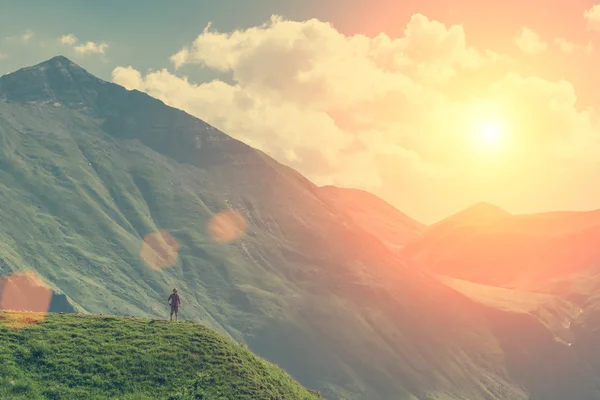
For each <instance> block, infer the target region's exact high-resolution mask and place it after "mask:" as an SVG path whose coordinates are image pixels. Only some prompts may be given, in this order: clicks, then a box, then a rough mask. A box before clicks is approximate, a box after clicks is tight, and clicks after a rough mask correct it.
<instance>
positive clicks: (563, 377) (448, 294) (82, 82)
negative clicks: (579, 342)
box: [0, 57, 600, 400]
mask: <svg viewBox="0 0 600 400" xmlns="http://www.w3.org/2000/svg"><path fill="white" fill-rule="evenodd" d="M353 201H354V200H353ZM0 204H2V207H1V208H0V221H1V224H0V260H1V262H0V272H1V274H2V275H3V276H4V278H3V279H4V281H5V282H6V283H5V284H4V285H3V286H2V288H0V291H1V292H0V299H2V303H1V304H2V307H4V308H6V305H4V304H13V305H14V304H16V307H27V308H28V309H29V310H31V311H41V312H43V311H46V308H47V307H48V306H49V304H50V302H51V300H50V299H51V298H52V296H54V294H56V295H57V296H62V297H61V299H63V303H62V305H63V306H64V307H67V304H68V305H69V307H72V309H73V310H76V311H78V312H80V313H91V314H116V315H121V316H123V315H133V316H136V317H145V318H152V319H162V318H166V317H167V314H168V309H167V308H166V298H167V296H168V294H169V293H170V292H171V290H172V288H173V287H176V288H178V289H179V292H180V294H181V297H182V309H181V317H182V318H184V319H188V320H193V321H196V322H202V323H203V324H205V325H206V326H207V327H209V328H212V329H214V330H216V331H217V332H218V333H220V334H222V335H224V336H226V337H229V338H232V339H235V340H236V341H238V342H240V343H244V344H246V345H248V347H249V348H250V350H252V351H253V352H255V353H256V354H258V355H259V356H262V357H264V358H266V359H267V360H269V361H272V362H274V363H276V364H277V365H278V366H279V367H281V368H283V369H284V370H285V371H287V372H288V373H290V374H291V375H292V376H293V377H294V378H295V379H297V380H298V381H299V382H300V383H302V384H303V385H304V386H306V387H309V388H313V389H317V390H319V391H320V392H321V393H322V394H323V395H324V397H325V398H327V399H330V400H338V399H339V400H342V399H344V400H354V399H357V400H358V399H368V400H391V399H394V400H397V399H402V400H404V399H406V400H415V399H418V400H422V399H428V400H431V399H445V400H446V399H450V400H451V399H457V400H458V399H461V400H464V399H467V398H477V399H481V398H485V399H510V400H520V399H544V400H559V399H565V398H570V399H574V400H584V399H590V398H598V397H599V396H600V390H599V389H598V388H597V387H596V386H595V382H596V380H597V379H598V375H597V371H598V370H594V369H590V368H589V367H588V365H591V362H592V361H594V360H593V359H589V358H586V360H587V361H588V362H586V363H583V362H580V356H579V354H580V353H577V352H573V351H572V350H573V349H577V347H576V346H575V347H569V346H568V345H566V344H565V342H564V340H562V339H561V337H562V336H561V335H562V333H561V332H559V331H557V330H556V329H555V326H556V323H555V322H556V321H557V320H560V321H563V320H564V319H565V318H567V319H569V321H575V319H576V318H580V316H579V315H574V314H572V313H571V311H569V310H571V308H569V307H568V306H567V305H560V306H558V305H557V306H555V307H552V306H548V307H546V308H544V309H543V310H542V311H543V313H541V314H540V315H542V314H543V318H541V317H539V316H538V315H536V314H532V313H531V312H530V309H528V308H518V307H517V308H515V307H512V308H506V307H504V308H502V307H500V306H499V305H498V304H497V302H491V303H490V302H489V301H487V302H486V301H483V300H482V298H481V295H480V296H474V295H473V290H471V291H467V290H465V289H464V288H459V287H457V286H454V287H453V286H452V285H450V284H448V283H447V282H444V281H443V280H442V279H440V278H438V277H437V276H435V275H433V274H431V273H429V272H428V271H425V270H423V269H419V268H414V267H413V266H412V265H410V264H406V263H405V261H404V259H403V257H401V255H399V254H398V253H397V252H394V251H393V250H391V249H390V248H388V246H386V244H384V243H383V242H382V239H384V238H385V237H389V236H386V235H389V231H388V233H381V234H379V235H380V236H378V234H377V232H376V229H375V228H376V226H377V225H367V226H366V227H363V226H362V225H361V223H364V222H365V218H363V219H359V218H358V217H357V216H356V215H354V216H353V215H352V214H351V213H349V212H348V211H347V207H345V206H344V205H343V203H342V202H336V201H332V200H331V198H328V197H327V196H325V194H323V191H322V190H321V188H318V187H316V186H315V185H313V184H312V183H311V182H309V181H308V180H307V179H305V178H304V177H303V176H302V175H300V174H299V173H297V172H296V171H294V170H292V169H290V168H288V167H286V166H284V165H281V164H280V163H278V162H276V161H275V160H273V159H272V158H270V157H268V156H267V155H265V154H264V153H262V152H260V151H258V150H255V149H252V148H251V147H249V146H247V145H245V144H243V143H241V142H239V141H237V140H234V139H232V138H231V137H229V136H227V135H226V134H224V133H223V132H220V131H219V130H217V129H215V128H214V127H212V126H210V125H208V124H206V123H205V122H203V121H201V120H199V119H197V118H194V117H192V116H190V115H189V114H186V113H185V112H183V111H180V110H177V109H174V108H171V107H168V106H166V105H165V104H164V103H162V102H161V101H159V100H156V99H153V98H151V97H149V96H148V95H146V94H143V93H140V92H138V91H128V90H126V89H124V88H122V87H120V86H118V85H114V84H112V83H108V82H104V81H102V80H100V79H98V78H96V77H94V76H92V75H90V74H88V73H87V72H86V71H85V70H83V69H82V68H81V67H79V66H77V65H75V64H74V63H72V62H71V61H69V60H68V59H66V58H64V57H55V58H53V59H51V60H48V61H46V62H43V63H41V64H39V65H36V66H33V67H29V68H24V69H22V70H19V71H16V72H14V73H12V74H9V75H5V76H3V77H1V78H0ZM360 204H361V205H363V204H365V203H362V202H361V203H360ZM369 204H370V203H369ZM396 215H397V214H396ZM377 218H379V216H377ZM397 220H398V221H403V222H406V221H405V220H404V219H402V218H399V217H398V218H397ZM425 235H427V233H425ZM388 242H389V240H388ZM459 289H460V290H459ZM478 292H483V293H487V289H485V290H484V289H481V290H479V291H478ZM30 296H33V297H34V298H35V299H36V300H35V301H34V302H29V301H28V300H25V299H27V298H29V297H30ZM486 296H489V295H486ZM527 296H529V295H527ZM528 298H529V297H528ZM534 301H535V300H529V302H530V303H531V302H534ZM557 304H558V303H557ZM13 307H15V306H13ZM584 315H585V316H586V318H587V314H584ZM586 321H587V322H585V324H583V325H581V332H582V333H581V334H579V336H580V337H587V336H585V335H588V336H589V337H590V338H591V339H589V340H588V342H589V343H592V342H593V336H592V335H591V334H590V332H593V329H594V326H595V322H594V321H595V320H593V319H591V320H589V321H588V320H587V319H586ZM41 323H42V325H43V324H46V323H47V322H45V321H42V322H41ZM574 325H575V324H574ZM577 326H579V325H577ZM23 331H25V329H24V330H23ZM67 332H68V331H67ZM148 332H152V331H148ZM65 335H66V336H65V337H64V340H74V338H71V339H69V337H68V334H65ZM89 351H92V352H93V351H96V350H94V348H91V349H90V350H89ZM3 359H4V358H3ZM0 366H2V364H0ZM88 367H89V366H84V368H88ZM82 373H83V372H82ZM32 379H33V378H32ZM36 379H37V378H36ZM116 379H117V381H118V378H116ZM208 379H209V378H208Z"/></svg>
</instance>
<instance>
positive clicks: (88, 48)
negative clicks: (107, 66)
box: [73, 42, 108, 56]
mask: <svg viewBox="0 0 600 400" xmlns="http://www.w3.org/2000/svg"><path fill="white" fill-rule="evenodd" d="M107 48H108V45H107V44H106V43H95V42H87V43H85V44H81V45H79V46H75V47H73V49H74V50H75V52H76V53H77V54H79V55H82V56H85V55H88V54H104V51H105V50H106V49H107Z"/></svg>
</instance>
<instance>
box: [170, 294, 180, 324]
mask: <svg viewBox="0 0 600 400" xmlns="http://www.w3.org/2000/svg"><path fill="white" fill-rule="evenodd" d="M168 302H169V304H170V305H171V319H170V320H171V321H173V314H175V321H177V318H178V316H179V304H181V299H180V297H179V294H178V293H177V289H173V293H171V295H170V296H169V299H168Z"/></svg>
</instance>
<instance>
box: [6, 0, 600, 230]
mask: <svg viewBox="0 0 600 400" xmlns="http://www.w3.org/2000/svg"><path fill="white" fill-rule="evenodd" d="M34 4H36V7H37V11H39V12H36V13H35V15H29V14H28V13H26V12H25V9H24V8H20V7H18V6H17V5H16V4H15V3H9V2H3V3H2V8H3V13H2V15H1V16H0V38H1V39H0V74H6V73H9V72H12V71H14V70H16V69H19V68H21V67H26V66H31V65H34V64H37V63H39V62H42V61H44V60H46V59H49V58H51V57H53V56H56V55H59V54H62V55H64V56H66V57H68V58H70V59H72V60H73V61H74V62H76V63H77V64H79V65H81V66H82V67H84V68H85V69H87V70H88V71H89V72H90V73H93V74H94V75H96V76H98V77H100V78H102V79H106V80H109V81H113V82H115V83H118V84H120V85H123V86H125V87H127V88H129V89H131V88H136V89H138V90H141V91H145V92H147V93H148V94H150V95H151V96H153V97H156V98H158V99H161V100H163V101H164V102H165V103H167V104H168V105H171V106H174V107H176V108H180V109H182V110H184V111H187V112H189V113H190V114H192V115H194V116H197V117H199V118H201V119H203V120H205V121H206V122H208V123H210V124H212V125H214V126H215V127H217V128H219V129H221V130H222V131H224V132H225V133H227V134H228V135H231V136H233V137H235V138H237V139H240V140H242V141H244V142H246V143H248V144H249V145H251V146H253V147H256V148H258V149H261V150H263V151H265V152H266V153H267V154H269V155H271V156H273V157H274V158H275V159H277V160H278V161H280V162H282V163H283V164H286V165H288V166H290V167H292V168H294V169H296V170H298V171H299V172H301V173H302V174H304V175H305V176H306V177H307V178H309V179H310V180H311V181H313V182H315V183H316V184H318V185H335V186H340V187H351V188H358V189H364V190H367V191H369V192H371V193H373V194H375V195H377V196H380V197H381V198H383V199H384V200H386V201H388V202H389V203H391V204H392V205H394V206H395V207H397V208H398V209H399V210H400V211H402V212H404V213H406V214H407V215H409V216H411V217H413V218H415V219H416V220H418V221H421V222H424V223H427V224H431V223H434V222H436V221H438V220H441V219H443V218H445V217H447V216H449V215H452V214H454V213H456V212H458V211H460V210H462V209H465V208H467V207H469V206H471V205H473V204H476V203H479V202H487V203H491V204H494V205H496V206H498V207H501V208H503V209H505V210H507V211H509V212H511V213H518V214H522V213H535V212H548V211H563V210H569V211H584V210H593V209H598V208H600V189H597V186H596V185H595V177H596V176H598V174H599V173H600V162H599V161H598V160H600V158H599V157H598V156H599V155H600V135H599V130H598V128H599V123H600V119H599V116H600V108H599V107H600V95H599V94H598V91H596V90H594V85H595V84H596V81H597V79H598V78H596V76H595V74H594V72H593V67H594V65H595V63H597V61H598V51H600V50H599V49H597V41H598V38H599V37H600V36H599V35H600V32H599V31H600V5H599V6H594V3H593V2H591V1H577V2H572V3H570V4H568V5H567V4H563V3H560V2H558V1H554V2H551V3H548V2H544V3H542V2H541V1H538V0H536V1H534V2H531V3H527V4H525V5H523V4H519V3H518V2H516V1H512V2H509V3H504V4H502V5H500V4H495V5H493V6H491V5H483V4H476V3H474V2H471V1H467V0H462V1H459V2H456V3H455V4H454V5H453V6H452V8H450V7H449V6H447V5H443V3H442V2H439V1H437V2H436V1H433V0H431V1H427V2H409V3H408V4H405V5H402V6H398V5H395V4H394V2H392V1H380V2H365V1H352V2H341V1H335V2H330V3H328V4H327V5H322V4H320V3H317V2H305V3H303V4H301V5H299V4H295V5H292V4H287V5H284V4H277V3H276V2H272V1H264V2H260V3H258V4H256V5H252V6H250V5H242V4H237V3H235V2H220V3H219V4H211V3H210V2H188V1H186V2H181V3H178V5H177V7H168V6H167V5H166V4H159V3H156V4H152V6H150V5H148V3H144V4H145V6H144V9H146V10H147V11H148V12H147V13H144V14H143V15H141V14H139V7H138V6H136V2H131V3H128V5H127V6H123V7H121V6H118V5H117V3H115V2H105V3H103V4H102V5H97V6H96V8H97V9H96V10H95V11H94V13H90V12H89V8H88V7H84V6H82V5H81V3H78V2H72V1H67V2H61V3H59V4H52V5H50V4H45V3H43V2H34ZM139 4H141V3H139ZM111 18H113V20H112V21H113V23H111V30H110V31H106V30H105V29H104V23H105V22H106V21H108V20H109V19H111ZM161 18H164V20H165V21H167V22H165V24H176V28H177V29H169V28H168V26H165V29H159V28H157V27H160V26H161ZM558 18H560V21H561V23H560V24H554V23H553V21H556V20H557V19H558ZM103 21H104V23H103ZM175 21H177V22H176V23H175ZM170 31H173V32H175V33H171V34H169V33H167V32H170ZM242 44H243V46H242Z"/></svg>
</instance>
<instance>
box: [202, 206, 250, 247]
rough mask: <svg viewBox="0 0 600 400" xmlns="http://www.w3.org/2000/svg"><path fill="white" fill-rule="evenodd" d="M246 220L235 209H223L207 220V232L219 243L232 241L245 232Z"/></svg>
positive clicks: (246, 227)
mask: <svg viewBox="0 0 600 400" xmlns="http://www.w3.org/2000/svg"><path fill="white" fill-rule="evenodd" d="M246 229H248V222H247V221H246V218H244V216H243V215H242V214H241V213H240V212H239V211H237V210H224V211H221V212H219V213H218V214H215V215H214V216H213V217H212V218H211V219H210V221H209V222H208V233H209V234H210V236H211V237H212V239H213V240H214V241H216V242H220V243H228V242H232V241H234V240H236V239H239V238H240V237H242V236H243V235H244V233H246Z"/></svg>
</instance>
